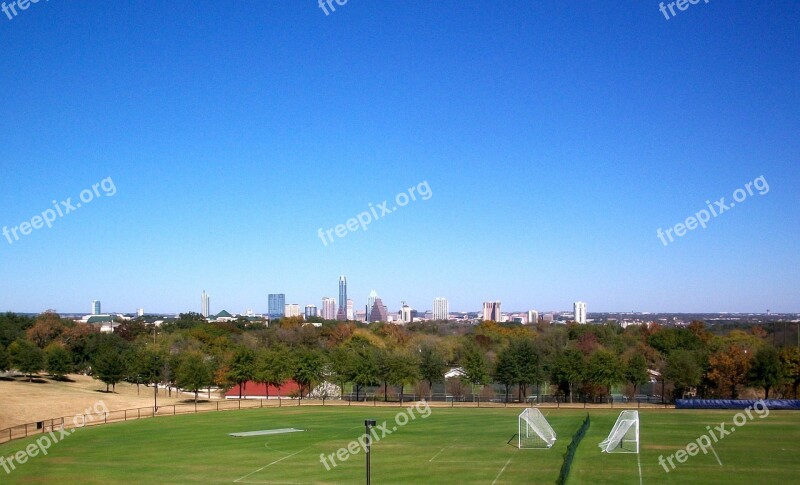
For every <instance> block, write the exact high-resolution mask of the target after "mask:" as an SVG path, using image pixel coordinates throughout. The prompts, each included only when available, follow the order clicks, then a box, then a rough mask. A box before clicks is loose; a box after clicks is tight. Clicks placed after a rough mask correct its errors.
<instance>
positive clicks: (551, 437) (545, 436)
mask: <svg viewBox="0 0 800 485" xmlns="http://www.w3.org/2000/svg"><path fill="white" fill-rule="evenodd" d="M518 427H519V430H518V434H517V446H518V447H519V448H523V449H524V448H550V447H551V446H553V444H554V443H555V442H556V432H555V431H553V428H551V427H550V423H548V422H547V419H545V417H544V416H543V415H542V412H541V411H539V410H538V409H536V408H528V409H526V410H524V411H522V412H521V413H520V414H519V425H518Z"/></svg>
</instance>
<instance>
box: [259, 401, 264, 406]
mask: <svg viewBox="0 0 800 485" xmlns="http://www.w3.org/2000/svg"><path fill="white" fill-rule="evenodd" d="M259 401H261V406H259V407H262V408H263V407H264V400H263V399H259Z"/></svg>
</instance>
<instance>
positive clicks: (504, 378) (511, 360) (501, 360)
mask: <svg viewBox="0 0 800 485" xmlns="http://www.w3.org/2000/svg"><path fill="white" fill-rule="evenodd" d="M520 375H521V373H520V369H519V361H518V360H517V358H516V356H515V355H514V349H513V348H512V347H511V346H510V345H509V346H507V347H506V348H504V349H503V350H501V351H500V353H499V354H498V355H497V363H496V364H495V368H494V378H495V380H496V381H497V382H499V383H500V384H502V385H503V386H504V387H505V390H506V392H505V402H508V391H509V389H510V388H511V386H513V385H514V384H516V383H517V382H518V381H519V379H520Z"/></svg>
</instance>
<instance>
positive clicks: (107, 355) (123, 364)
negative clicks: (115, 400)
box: [92, 346, 129, 392]
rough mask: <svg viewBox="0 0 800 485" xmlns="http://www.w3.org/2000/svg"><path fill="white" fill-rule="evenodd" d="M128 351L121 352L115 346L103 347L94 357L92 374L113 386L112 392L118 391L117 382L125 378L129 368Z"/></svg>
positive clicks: (107, 384)
mask: <svg viewBox="0 0 800 485" xmlns="http://www.w3.org/2000/svg"><path fill="white" fill-rule="evenodd" d="M127 355H128V354H127V353H126V352H120V351H119V350H118V349H116V348H114V347H110V346H109V347H103V348H101V349H100V351H99V352H98V353H97V354H95V356H94V358H93V359H92V375H93V376H94V377H95V378H97V379H100V380H101V381H103V383H104V384H105V385H106V392H109V390H108V386H111V388H112V390H111V392H116V387H117V383H118V382H119V381H121V380H122V379H124V378H125V376H127V374H128V370H129V362H128V360H127V359H126V357H127Z"/></svg>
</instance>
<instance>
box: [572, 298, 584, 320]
mask: <svg viewBox="0 0 800 485" xmlns="http://www.w3.org/2000/svg"><path fill="white" fill-rule="evenodd" d="M573 309H574V311H575V323H586V303H584V302H582V301H576V302H575V304H574V305H573Z"/></svg>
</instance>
